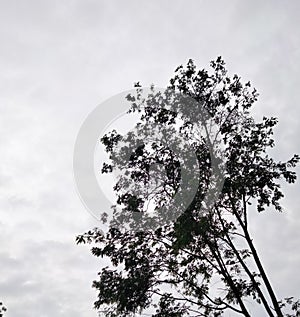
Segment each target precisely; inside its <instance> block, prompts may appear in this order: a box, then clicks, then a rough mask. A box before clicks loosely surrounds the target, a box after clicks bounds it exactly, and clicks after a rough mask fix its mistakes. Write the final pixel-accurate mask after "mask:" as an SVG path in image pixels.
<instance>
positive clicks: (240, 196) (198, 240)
mask: <svg viewBox="0 0 300 317" xmlns="http://www.w3.org/2000/svg"><path fill="white" fill-rule="evenodd" d="M210 66H211V68H212V72H211V73H209V72H208V71H206V70H204V69H202V70H197V69H196V66H195V65H194V63H193V61H192V60H189V61H188V63H187V66H186V67H183V66H180V67H178V68H177V69H176V71H175V76H174V78H172V79H171V80H170V87H169V88H170V90H172V91H176V92H178V93H179V94H182V95H185V96H190V97H191V98H194V99H195V100H197V101H198V102H199V105H201V106H202V107H203V108H204V109H205V111H206V112H207V113H209V115H210V117H211V118H213V120H214V123H215V125H216V126H217V127H218V134H219V135H220V136H221V140H222V143H223V149H222V151H221V153H222V158H223V160H225V162H226V166H225V167H226V169H225V182H224V186H223V188H222V191H221V193H220V195H219V197H218V199H217V200H216V202H215V203H214V205H213V206H212V207H210V208H205V206H204V204H203V200H204V197H205V194H206V193H207V190H208V186H209V184H210V177H211V168H212V162H211V158H210V153H209V148H208V144H207V140H206V139H205V138H203V137H201V134H200V133H199V131H203V129H202V130H201V129H200V128H199V127H200V126H202V127H203V125H204V126H205V124H206V122H207V121H206V120H208V118H204V121H203V118H200V117H199V112H197V111H196V112H195V111H192V110H191V109H187V108H186V107H185V106H184V105H183V106H180V105H179V106H178V107H177V111H176V112H174V111H171V110H170V108H168V106H167V103H166V102H164V101H166V98H167V97H166V96H162V95H156V94H152V95H149V97H148V99H147V100H142V99H141V97H140V96H141V94H140V93H141V88H140V87H139V86H138V85H137V87H136V88H137V90H136V95H135V96H133V95H129V96H128V97H127V99H128V100H129V101H130V102H131V105H132V106H131V109H130V112H137V113H140V115H141V116H140V121H139V127H142V126H144V125H145V124H146V123H149V122H152V123H155V124H159V125H160V126H168V127H171V128H173V129H174V131H175V130H176V131H177V130H178V131H179V133H181V134H182V135H185V136H187V137H188V138H189V140H190V145H191V146H192V148H193V149H194V151H195V153H196V156H197V160H198V167H197V168H196V169H195V170H194V171H193V172H194V173H195V175H199V179H200V182H199V185H198V188H197V193H196V195H195V198H194V199H193V201H192V203H191V204H190V205H189V207H188V208H187V209H186V210H182V213H181V215H180V216H179V217H178V219H177V220H176V222H175V223H171V224H166V225H163V226H161V227H159V228H156V229H155V230H147V231H139V232H136V231H134V230H130V227H129V229H128V228H127V229H126V228H125V229H124V228H120V227H118V228H116V227H115V226H114V225H113V224H112V225H111V227H110V229H109V231H108V233H107V234H105V235H103V234H102V233H101V231H100V230H98V229H97V228H96V229H95V230H91V231H89V232H87V233H85V234H83V235H80V236H78V237H77V243H94V245H93V247H92V253H93V255H95V256H97V257H100V258H103V257H106V258H109V259H110V261H111V264H112V265H111V266H107V267H103V268H102V269H101V271H100V273H99V280H97V281H94V283H93V287H94V288H95V289H96V290H97V292H98V300H97V301H96V302H95V308H96V309H102V310H105V312H106V316H110V317H113V316H133V315H135V314H138V313H140V314H142V313H143V312H145V311H147V309H149V308H151V307H152V311H153V309H154V310H155V311H156V313H153V315H152V316H153V317H162V316H174V317H175V316H222V315H223V313H224V312H225V311H227V310H228V311H232V312H235V313H238V314H241V315H244V316H250V313H249V308H248V307H247V302H249V301H250V302H252V304H253V303H256V304H257V305H262V307H263V308H264V309H265V312H266V315H268V316H286V317H290V316H299V315H300V310H299V302H297V301H295V302H294V301H293V299H292V298H287V299H286V300H285V301H279V300H278V299H277V297H276V295H275V292H274V290H273V288H272V286H271V283H270V281H269V279H268V277H267V274H266V272H265V270H264V268H263V266H262V263H261V261H260V258H259V256H258V254H257V251H256V249H255V246H254V244H253V239H252V237H251V236H250V233H249V226H248V212H255V209H256V211H257V212H263V211H265V209H266V208H268V207H273V208H274V209H275V210H277V211H282V207H281V205H280V199H281V198H282V197H283V193H282V191H281V187H280V182H281V181H282V180H285V181H286V182H288V183H294V182H295V180H296V175H295V172H294V171H292V168H294V167H295V166H296V164H297V162H298V161H299V156H297V155H294V156H293V157H292V158H291V159H290V160H288V161H286V162H281V161H279V162H277V161H275V160H274V159H273V158H272V157H270V156H269V154H268V149H269V148H272V147H274V145H275V143H274V140H273V139H272V134H273V128H274V126H275V125H276V123H277V119H276V118H273V117H271V118H266V117H263V119H262V121H260V122H256V121H255V120H254V118H253V117H252V116H251V114H250V108H251V107H252V106H253V104H254V103H255V102H256V101H257V98H258V93H257V91H256V90H255V89H252V88H251V84H250V82H248V83H246V84H243V83H242V82H241V79H240V78H239V77H238V76H237V75H234V76H232V77H230V76H229V75H228V73H227V70H226V69H225V63H224V61H223V60H222V59H221V57H218V58H217V59H216V60H215V61H212V62H211V64H210ZM157 104H160V105H161V106H160V107H157V106H156V105H157ZM198 110H199V109H198ZM200 121H201V122H200ZM200 123H201V124H200ZM174 135H175V133H174ZM131 137H132V138H134V137H137V136H134V135H131ZM170 138H172V136H170ZM120 140H121V136H120V135H119V134H118V133H117V132H116V131H112V133H109V134H107V135H105V136H104V137H103V138H102V140H101V141H102V143H103V144H104V145H105V146H106V150H107V152H108V153H110V154H111V157H112V158H114V160H113V162H110V163H109V164H108V163H105V164H104V166H103V169H102V172H103V173H109V172H111V171H113V170H114V169H119V170H121V171H122V172H123V174H122V175H121V176H120V177H119V180H118V182H117V183H116V185H115V187H114V190H115V191H116V193H117V196H118V200H117V204H118V205H119V206H120V207H121V208H122V209H121V211H122V212H121V213H120V212H118V211H117V209H116V208H115V209H114V211H115V217H116V219H118V217H122V213H125V214H126V213H132V212H141V213H146V212H147V208H146V207H147V202H148V201H149V200H151V199H152V201H153V203H154V204H155V206H156V208H158V207H161V206H168V202H169V201H170V200H172V197H173V196H174V194H175V193H176V191H177V190H178V187H179V184H180V175H181V174H180V171H181V167H180V162H179V161H180V160H179V158H176V157H174V155H173V153H172V151H170V149H168V148H166V147H165V146H163V145H162V144H160V143H159V142H154V143H153V144H152V145H151V146H150V147H149V146H148V147H147V146H141V147H139V148H137V149H136V150H135V152H133V153H132V155H131V157H130V161H129V163H128V165H127V163H126V165H125V163H124V160H122V150H121V151H120V152H119V154H115V153H114V151H113V150H114V148H115V147H116V145H117V144H118V142H119V141H120ZM125 150H126V148H125ZM127 150H128V148H127ZM118 155H119V159H117V158H118V157H117V156H118ZM154 164H156V165H157V164H158V166H159V167H158V168H157V169H156V170H154V172H153V169H152V168H151V167H152V166H153V165H154ZM163 172H164V173H165V175H166V176H165V178H164V181H163V182H160V183H159V184H157V186H156V187H155V191H154V192H153V190H152V191H151V193H149V188H151V187H149V184H150V183H151V180H153V176H155V173H158V175H159V177H157V178H156V179H158V178H160V176H161V174H162V173H163ZM153 173H154V174H153ZM130 182H133V183H134V184H135V187H134V190H133V187H132V186H130ZM137 185H138V186H139V190H138V191H137V189H136V186H137ZM152 189H153V187H152ZM251 204H252V206H251ZM200 210H201V212H200ZM241 245H243V247H241ZM216 281H217V282H216ZM216 283H217V284H216ZM214 285H217V286H214ZM288 305H290V306H291V309H289V310H288V311H287V312H286V313H285V312H284V310H285V308H287V306H288ZM292 313H294V315H291V314H292Z"/></svg>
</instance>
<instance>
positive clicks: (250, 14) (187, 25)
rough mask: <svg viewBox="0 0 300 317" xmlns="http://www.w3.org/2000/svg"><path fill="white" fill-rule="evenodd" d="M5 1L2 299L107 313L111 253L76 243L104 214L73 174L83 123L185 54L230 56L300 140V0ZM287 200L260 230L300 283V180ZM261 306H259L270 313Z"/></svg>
mask: <svg viewBox="0 0 300 317" xmlns="http://www.w3.org/2000/svg"><path fill="white" fill-rule="evenodd" d="M0 6H1V9H0V45H1V49H0V67H1V74H0V152H1V156H0V161H1V168H0V221H1V223H0V230H1V231H0V241H1V248H0V263H1V269H0V272H1V274H0V277H1V282H0V298H1V300H3V301H4V302H5V304H6V305H7V306H8V308H9V311H8V313H7V316H8V317H10V316H14V317H19V316H22V317H24V316H25V317H27V316H30V317H35V316H37V317H40V316H45V317H46V316H51V317H52V316H64V317H69V316H72V317H73V316H78V317H79V316H80V317H85V316H96V312H94V311H93V310H92V309H91V307H92V303H93V301H94V299H95V295H96V294H95V293H94V291H93V290H92V289H91V287H90V285H91V281H92V280H93V279H95V278H96V272H97V269H98V267H99V264H100V262H99V261H98V260H97V259H94V258H93V257H92V256H91V255H90V254H89V252H88V248H85V247H81V246H75V243H74V239H75V236H76V235H77V234H79V233H82V232H84V231H85V230H87V229H90V228H92V227H93V226H95V225H96V224H97V223H96V222H95V221H94V220H93V219H92V218H91V217H90V216H89V214H88V213H87V212H85V210H84V208H83V206H82V205H81V202H80V200H79V198H78V197H77V195H76V190H75V188H74V184H73V176H72V151H73V145H74V142H75V138H76V135H77V132H78V129H79V127H80V124H81V123H82V121H83V120H84V118H85V117H86V116H87V114H88V113H89V112H90V111H91V110H92V109H93V108H94V107H95V106H96V105H97V104H98V103H100V102H101V101H103V100H104V99H105V98H109V97H110V96H111V95H114V94H116V93H119V92H120V91H124V90H126V89H129V88H131V87H132V84H133V82H135V81H138V80H140V81H141V83H142V84H144V85H146V86H147V85H150V84H151V83H155V84H156V85H157V86H165V85H166V84H167V81H168V79H169V78H170V76H171V75H172V72H173V70H174V68H175V67H176V66H178V65H179V64H182V63H185V62H186V61H187V59H188V58H194V59H195V61H196V63H197V64H198V65H199V67H206V66H207V65H208V62H209V61H210V60H211V59H213V58H215V57H216V56H217V55H222V56H224V58H225V60H226V61H227V64H228V68H229V70H230V72H232V73H238V74H240V75H241V76H242V78H244V79H245V80H247V81H248V80H251V81H252V83H253V85H254V86H256V87H257V88H258V90H259V92H260V93H261V95H260V98H259V102H258V103H257V105H256V106H255V109H254V111H255V115H256V116H257V117H261V116H262V115H274V116H278V117H279V119H280V123H279V125H278V127H277V128H276V135H275V138H276V141H277V142H276V143H277V148H276V150H274V151H273V152H272V153H273V154H274V155H275V156H276V158H278V159H282V160H285V159H287V158H289V157H290V156H291V155H292V154H293V153H294V152H299V148H300V143H299V142H300V141H299V137H298V135H299V132H300V131H299V129H300V128H299V127H300V126H299V124H298V117H299V106H298V102H299V99H300V98H299V97H300V92H299V84H300V77H299V49H300V45H299V38H300V36H299V35H300V34H299V32H300V31H299V30H300V28H299V22H298V21H299V19H298V12H299V2H297V1H289V2H280V1H272V2H271V1H265V2H263V3H261V2H258V1H252V2H241V1H236V0H231V1H226V2H220V1H210V2H202V1H200V2H199V1H194V0H191V1H188V2H186V1H183V0H180V1H173V2H172V4H171V3H170V2H167V1H151V2H146V1H144V2H142V3H141V2H140V1H133V0H130V1H126V2H125V1H124V2H122V1H115V0H112V1H91V0H87V1H79V0H76V1H64V2H61V1H57V0H55V1H42V2H41V1H34V0H30V1H26V2H20V1H16V0H11V1H2V2H1V4H0ZM298 171H299V169H298ZM284 190H285V191H286V197H285V199H284V205H285V207H286V209H287V212H286V213H283V214H275V213H273V212H271V211H270V212H269V211H268V212H266V213H265V214H262V215H258V216H257V217H255V216H253V219H252V220H251V225H252V228H253V233H254V234H255V241H256V242H257V244H258V248H259V250H260V251H261V253H262V254H263V255H262V257H263V261H264V264H265V266H266V267H267V269H268V270H269V272H270V273H269V275H270V278H271V281H272V282H273V284H274V286H275V288H276V289H278V293H280V295H281V294H282V295H284V296H285V295H295V296H298V297H300V294H299V287H298V285H299V283H300V280H299V277H297V274H296V272H297V268H298V267H299V263H300V259H299V256H298V253H299V252H298V249H299V243H300V234H299V232H300V230H299V226H300V221H299V216H298V215H297V209H298V206H299V194H298V192H299V182H298V183H297V184H296V185H294V186H284ZM258 316H259V314H258Z"/></svg>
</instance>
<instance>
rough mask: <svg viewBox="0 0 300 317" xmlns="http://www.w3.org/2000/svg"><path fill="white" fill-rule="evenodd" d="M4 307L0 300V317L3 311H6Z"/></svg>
mask: <svg viewBox="0 0 300 317" xmlns="http://www.w3.org/2000/svg"><path fill="white" fill-rule="evenodd" d="M6 310H7V309H6V308H5V307H4V306H3V304H2V303H1V302H0V317H3V313H4V312H6Z"/></svg>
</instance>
